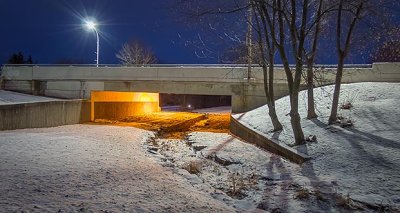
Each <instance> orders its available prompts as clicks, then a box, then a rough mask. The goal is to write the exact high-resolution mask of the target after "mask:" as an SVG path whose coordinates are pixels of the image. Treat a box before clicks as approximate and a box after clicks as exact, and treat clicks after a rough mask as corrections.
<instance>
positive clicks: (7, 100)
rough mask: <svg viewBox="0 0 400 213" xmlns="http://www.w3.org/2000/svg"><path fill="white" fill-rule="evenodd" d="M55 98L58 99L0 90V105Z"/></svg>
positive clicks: (44, 100)
mask: <svg viewBox="0 0 400 213" xmlns="http://www.w3.org/2000/svg"><path fill="white" fill-rule="evenodd" d="M56 100H60V99H56V98H48V97H43V96H34V95H28V94H23V93H17V92H11V91H5V90H0V105H9V104H20V103H32V102H46V101H56Z"/></svg>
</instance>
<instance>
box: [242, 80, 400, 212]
mask: <svg viewBox="0 0 400 213" xmlns="http://www.w3.org/2000/svg"><path fill="white" fill-rule="evenodd" d="M399 91H400V84H399V83H355V84H347V85H346V84H345V85H342V89H341V95H340V101H339V103H340V105H342V104H345V103H348V102H350V103H351V104H352V105H353V107H352V108H351V109H347V110H346V109H340V110H339V112H338V115H339V116H341V117H343V118H345V119H348V120H351V121H352V123H353V126H352V127H347V128H341V127H340V126H337V125H333V126H328V125H327V120H328V117H329V113H330V107H331V100H332V94H333V86H325V87H321V88H316V89H315V90H314V93H315V98H316V107H317V114H318V116H319V117H318V118H317V119H313V120H307V119H306V118H305V117H306V113H307V93H306V92H305V91H302V92H300V94H299V97H300V107H299V113H300V116H301V118H302V121H301V122H302V126H303V131H304V134H305V135H306V136H308V135H316V137H317V143H307V144H306V145H302V146H295V147H294V148H296V149H297V150H299V151H301V152H303V153H306V154H308V155H309V156H311V157H312V160H311V161H309V162H308V163H306V164H305V165H303V168H304V169H305V170H307V171H306V173H305V174H306V176H313V180H312V181H317V182H324V183H328V184H331V185H332V187H333V188H334V190H337V191H338V193H340V194H342V195H349V196H350V197H351V198H352V199H353V200H356V201H360V202H365V203H369V204H373V205H387V206H394V207H396V208H399V206H400V128H399V125H398V122H399V121H400V111H399V108H398V107H399V104H400V101H399V100H400V93H399ZM276 108H277V114H278V117H279V118H280V121H281V122H282V124H283V126H284V130H283V131H281V132H279V133H271V132H270V130H271V129H272V124H271V121H270V119H269V117H268V114H267V110H268V109H267V106H263V107H260V108H258V109H255V110H253V111H250V112H246V113H242V114H236V115H234V117H235V118H236V119H238V120H239V121H240V122H242V123H243V124H244V125H246V126H249V127H251V128H253V129H255V130H257V131H260V132H262V133H263V134H264V135H265V136H267V137H269V138H272V139H273V140H276V141H279V142H283V143H286V144H288V145H293V142H294V139H293V134H292V130H291V126H290V117H289V116H288V113H289V110H290V107H289V99H288V97H284V98H282V99H279V100H277V101H276Z"/></svg>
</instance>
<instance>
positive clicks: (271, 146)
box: [230, 116, 309, 164]
mask: <svg viewBox="0 0 400 213" xmlns="http://www.w3.org/2000/svg"><path fill="white" fill-rule="evenodd" d="M230 131H231V133H232V134H233V135H235V136H236V137H239V138H241V139H242V140H244V141H247V142H249V143H252V144H254V145H256V146H258V147H261V148H263V149H265V150H267V151H269V152H272V153H275V154H278V155H281V156H283V157H284V158H286V159H288V160H290V161H292V162H294V163H298V164H302V163H304V162H305V161H307V160H308V159H309V157H308V156H307V155H305V154H303V153H300V152H298V151H297V150H294V149H292V148H291V147H288V146H287V145H285V144H279V143H277V142H275V141H272V140H270V139H268V138H267V137H265V136H263V135H262V134H261V133H259V132H257V131H255V130H253V129H252V128H250V127H248V126H245V125H244V124H242V123H240V122H239V121H238V120H236V119H235V118H233V117H232V116H231V122H230Z"/></svg>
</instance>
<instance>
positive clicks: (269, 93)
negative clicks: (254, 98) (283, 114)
mask: <svg viewBox="0 0 400 213" xmlns="http://www.w3.org/2000/svg"><path fill="white" fill-rule="evenodd" d="M263 71H264V89H265V94H266V97H267V105H268V114H269V117H270V118H271V121H272V125H273V126H274V129H273V130H272V131H273V132H276V131H279V130H282V124H281V122H279V119H278V116H277V115H276V110H275V100H274V92H273V89H272V88H273V85H271V84H270V83H271V81H272V80H271V77H272V78H273V74H272V76H271V72H274V65H273V64H270V65H269V69H268V71H267V67H266V66H263ZM268 76H269V77H270V79H269V81H268Z"/></svg>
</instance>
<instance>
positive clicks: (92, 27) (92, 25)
mask: <svg viewBox="0 0 400 213" xmlns="http://www.w3.org/2000/svg"><path fill="white" fill-rule="evenodd" d="M96 26H97V24H96V23H95V22H93V21H86V28H87V29H89V30H93V31H94V32H95V33H96V39H97V49H96V67H99V49H100V48H99V46H100V39H99V32H98V31H97V28H96Z"/></svg>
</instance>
